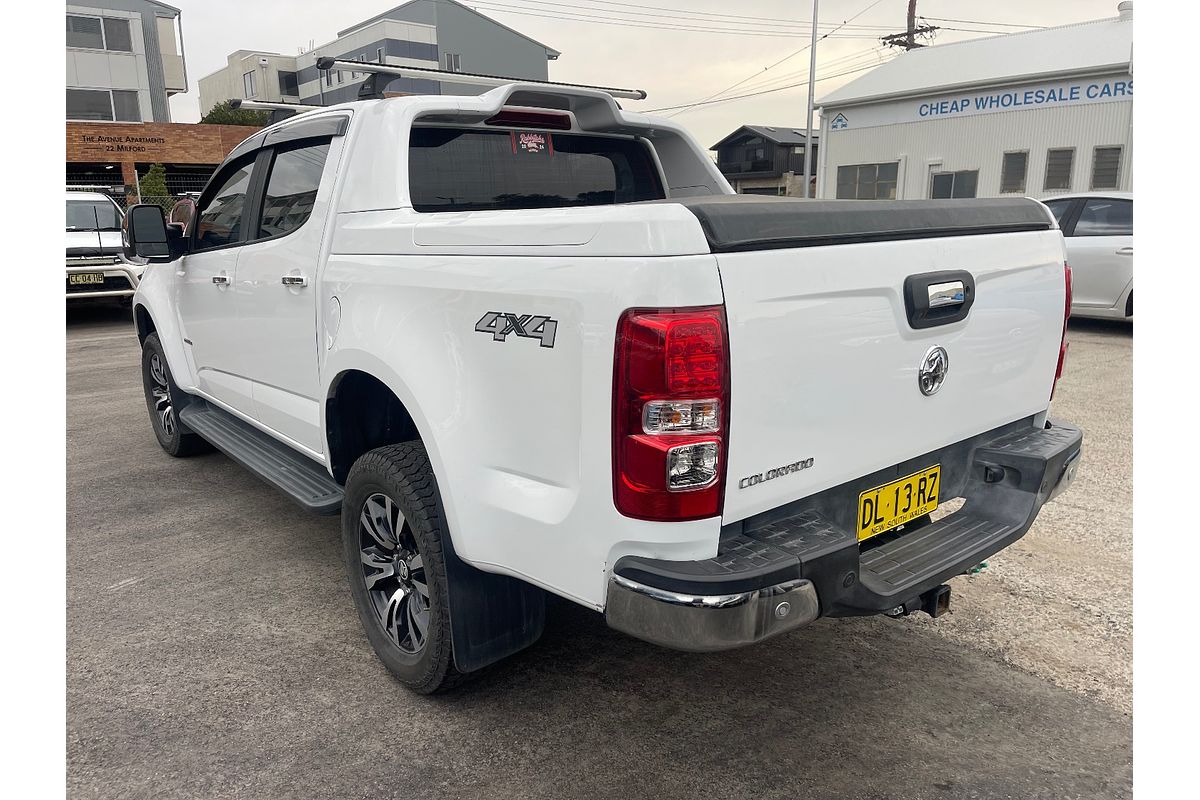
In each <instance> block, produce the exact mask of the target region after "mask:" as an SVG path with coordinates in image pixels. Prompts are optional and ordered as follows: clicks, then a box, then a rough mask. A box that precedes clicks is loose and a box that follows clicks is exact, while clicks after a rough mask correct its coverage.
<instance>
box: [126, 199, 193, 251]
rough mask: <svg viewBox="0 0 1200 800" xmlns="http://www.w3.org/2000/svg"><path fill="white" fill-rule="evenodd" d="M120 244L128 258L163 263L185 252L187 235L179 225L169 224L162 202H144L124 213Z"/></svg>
mask: <svg viewBox="0 0 1200 800" xmlns="http://www.w3.org/2000/svg"><path fill="white" fill-rule="evenodd" d="M121 244H122V247H123V249H124V251H125V258H126V259H128V260H129V261H132V262H134V263H141V264H146V263H151V264H160V263H165V262H167V261H173V260H174V259H176V258H178V257H179V256H181V255H183V252H184V251H185V250H186V247H187V239H185V238H184V236H183V232H182V231H180V230H179V228H178V227H177V226H171V227H170V228H168V227H167V221H166V218H165V217H164V216H163V210H162V207H161V206H157V205H154V204H151V203H141V204H139V205H136V206H134V207H133V208H131V209H129V212H128V213H127V214H126V215H125V222H124V224H123V225H122V226H121Z"/></svg>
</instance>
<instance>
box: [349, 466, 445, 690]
mask: <svg viewBox="0 0 1200 800" xmlns="http://www.w3.org/2000/svg"><path fill="white" fill-rule="evenodd" d="M444 535H448V534H447V531H446V524H445V519H444V517H443V515H442V511H441V501H440V498H439V497H438V493H437V483H436V481H435V480H434V477H433V469H432V467H431V466H430V464H429V457H428V456H427V455H426V453H425V448H424V447H423V446H422V445H421V444H420V443H418V442H405V443H402V444H395V445H388V446H387V447H381V448H379V449H377V450H372V451H371V452H369V453H367V454H366V455H364V456H362V457H361V458H359V459H358V461H356V462H354V466H353V468H351V470H350V475H349V476H348V477H347V479H346V494H345V498H344V500H343V501H342V543H343V548H344V552H345V558H346V569H347V572H348V574H349V578H350V591H351V595H352V596H353V598H354V604H355V606H356V607H357V608H358V615H359V619H360V620H361V621H362V625H363V629H364V630H365V632H366V634H367V640H368V641H370V643H371V647H372V648H373V649H374V650H375V653H376V654H377V655H378V656H379V658H380V660H381V661H383V663H384V665H385V666H386V667H387V668H388V670H389V671H390V672H391V673H392V674H393V675H394V676H396V678H397V679H398V680H399V681H400V682H401V683H403V684H404V685H405V686H407V687H408V688H410V689H412V690H413V691H416V692H419V693H421V694H431V693H433V692H437V691H441V690H444V689H448V688H451V687H452V686H455V685H457V684H458V683H459V682H460V681H461V680H462V678H463V677H464V676H463V675H462V674H461V673H459V672H458V671H457V670H456V669H455V668H454V656H453V647H452V644H451V633H450V612H449V600H448V594H447V579H446V567H445V561H444V557H443V553H442V537H443V536H444Z"/></svg>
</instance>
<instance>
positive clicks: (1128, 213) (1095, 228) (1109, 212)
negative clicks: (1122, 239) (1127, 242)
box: [1074, 197, 1133, 236]
mask: <svg viewBox="0 0 1200 800" xmlns="http://www.w3.org/2000/svg"><path fill="white" fill-rule="evenodd" d="M1074 235H1075V236H1132V235H1133V201H1132V200H1117V199H1115V198H1114V199H1109V198H1107V197H1096V198H1093V199H1091V200H1088V201H1087V203H1085V204H1084V206H1083V211H1080V212H1079V219H1078V221H1076V223H1075V233H1074Z"/></svg>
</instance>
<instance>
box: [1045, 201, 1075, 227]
mask: <svg viewBox="0 0 1200 800" xmlns="http://www.w3.org/2000/svg"><path fill="white" fill-rule="evenodd" d="M1073 202H1075V201H1074V200H1051V201H1050V202H1048V203H1046V207H1047V208H1049V209H1050V213H1052V214H1054V220H1055V221H1056V222H1057V223H1058V227H1060V228H1061V227H1062V224H1063V217H1065V216H1066V215H1067V212H1068V211H1070V210H1071V203H1073Z"/></svg>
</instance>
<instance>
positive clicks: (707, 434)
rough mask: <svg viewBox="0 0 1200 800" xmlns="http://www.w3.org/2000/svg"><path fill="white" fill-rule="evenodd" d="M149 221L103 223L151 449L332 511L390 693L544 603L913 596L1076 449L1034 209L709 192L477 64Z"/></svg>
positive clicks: (481, 662) (324, 132)
mask: <svg viewBox="0 0 1200 800" xmlns="http://www.w3.org/2000/svg"><path fill="white" fill-rule="evenodd" d="M186 202H187V201H184V203H185V204H186ZM179 216H180V217H181V218H186V219H187V223H186V225H185V224H178V223H168V222H167V220H165V219H164V216H163V212H162V210H161V209H160V208H158V207H157V206H137V207H135V208H134V209H132V211H131V213H130V214H129V215H128V221H127V223H126V225H125V228H124V236H125V248H126V254H127V257H128V258H130V259H132V260H135V261H138V262H142V263H148V266H147V267H146V269H145V272H144V275H143V277H142V280H141V282H140V284H139V285H138V288H137V294H136V296H135V298H134V316H135V321H136V328H137V335H138V338H139V339H140V341H141V346H142V353H143V355H142V377H143V382H144V385H145V395H146V404H147V407H148V409H149V412H150V418H151V421H152V423H153V428H154V433H155V435H156V436H157V438H158V441H159V443H160V444H161V445H162V448H163V449H164V450H165V451H166V452H167V453H169V454H170V455H173V456H186V455H190V454H193V453H197V452H200V451H203V450H206V449H209V448H210V447H215V448H216V449H218V450H220V451H223V452H224V453H225V454H227V455H228V456H229V457H231V458H233V459H234V460H236V461H238V462H239V463H240V464H242V465H243V466H245V467H246V468H247V469H249V470H250V471H251V472H253V473H254V474H256V475H257V476H258V477H259V478H261V479H262V480H264V481H265V482H267V483H268V484H271V485H273V486H274V487H276V488H278V489H279V490H282V491H283V492H285V493H287V494H288V495H290V496H291V497H292V498H294V499H295V500H296V501H298V502H299V503H300V504H302V505H303V506H305V507H307V508H308V509H310V510H312V511H314V512H316V513H321V514H335V513H340V515H341V527H342V538H343V543H344V555H345V562H346V567H347V570H348V573H349V579H350V588H351V592H352V594H353V598H354V602H355V603H356V605H357V609H358V613H359V615H360V617H361V620H362V624H363V627H364V629H365V632H366V636H367V638H368V639H369V640H370V643H371V645H372V646H373V648H374V649H375V651H376V652H377V653H378V655H379V657H380V659H382V661H383V662H384V664H385V665H386V666H387V668H388V669H389V670H390V671H391V672H392V673H393V674H394V675H395V676H396V677H397V678H398V679H399V680H400V681H401V682H403V683H404V684H406V685H407V686H409V687H410V688H412V689H414V690H416V691H418V692H432V691H435V690H438V689H440V688H446V687H449V686H451V685H453V684H454V683H456V682H457V681H458V680H459V678H460V677H461V676H463V675H465V674H467V673H470V672H472V671H474V670H477V669H479V668H480V667H483V666H485V665H487V664H489V663H492V662H494V661H496V660H498V659H500V658H502V657H504V656H506V655H509V654H511V653H514V652H516V651H518V650H520V649H522V648H524V647H526V646H528V645H530V644H531V643H533V642H534V641H535V640H537V638H538V636H539V635H540V633H541V631H542V627H543V620H544V615H545V612H544V608H545V598H546V595H547V593H551V594H555V595H559V596H560V597H564V598H567V599H569V600H573V601H575V602H576V603H579V604H581V605H583V606H586V607H587V608H590V609H594V610H595V611H597V612H599V613H602V614H603V615H604V618H605V620H606V621H607V624H608V625H609V626H611V627H612V628H614V629H616V630H618V631H622V632H624V633H627V634H630V635H632V636H635V637H639V638H641V639H644V640H646V641H649V642H653V643H657V644H659V645H664V646H667V647H672V648H678V649H683V650H691V651H709V650H720V649H724V648H733V647H740V646H743V645H750V644H753V643H756V642H759V641H762V640H763V639H766V638H768V637H772V636H776V635H779V634H782V633H784V632H787V631H792V630H794V629H796V628H799V627H801V626H803V625H807V624H809V623H811V622H812V621H813V620H815V619H817V618H818V617H822V616H845V615H867V614H887V615H891V616H901V615H905V614H908V613H912V612H915V611H926V612H928V613H930V614H932V615H935V616H936V615H937V614H939V613H941V612H942V611H943V610H945V609H946V608H947V606H948V603H949V589H948V587H947V586H946V585H945V582H946V581H947V580H948V579H950V578H951V577H952V576H955V575H958V574H961V573H962V572H963V571H964V570H967V569H969V568H970V567H971V566H973V565H976V564H978V563H979V562H980V561H982V560H984V559H986V558H988V557H989V556H991V555H992V554H994V553H996V552H997V551H999V550H1001V549H1002V548H1004V547H1006V546H1007V545H1009V544H1011V543H1013V542H1014V541H1016V540H1017V539H1018V538H1020V537H1021V536H1022V535H1023V534H1024V533H1025V532H1026V531H1027V530H1028V529H1029V526H1030V525H1031V524H1032V523H1033V521H1034V519H1035V517H1036V516H1037V514H1038V511H1039V510H1040V509H1041V507H1042V505H1043V504H1044V503H1045V502H1047V501H1048V500H1050V499H1052V498H1053V497H1054V496H1055V495H1057V494H1058V493H1059V492H1061V491H1062V490H1063V489H1064V488H1065V487H1066V486H1067V485H1068V484H1069V483H1070V482H1071V480H1072V478H1073V477H1074V474H1075V471H1076V467H1077V464H1078V461H1079V455H1080V449H1081V440H1082V435H1081V433H1080V431H1079V430H1078V429H1076V428H1074V427H1072V426H1070V425H1067V424H1064V423H1062V422H1057V421H1053V420H1051V419H1050V418H1049V417H1048V409H1049V406H1050V400H1051V396H1052V394H1053V392H1054V386H1055V383H1056V381H1057V380H1058V377H1059V375H1060V374H1061V371H1062V366H1063V358H1064V356H1065V354H1066V347H1067V345H1066V341H1065V335H1066V317H1067V315H1068V310H1069V308H1070V304H1071V299H1070V298H1071V273H1070V270H1069V268H1068V267H1067V265H1066V263H1065V260H1064V246H1063V238H1062V236H1061V234H1060V232H1059V230H1058V228H1057V226H1056V225H1055V221H1054V217H1053V216H1052V215H1051V214H1050V213H1049V211H1048V210H1047V208H1046V207H1045V206H1044V205H1042V204H1041V203H1039V202H1037V201H1035V200H1030V199H1000V200H948V201H899V202H870V201H864V202H858V201H832V202H819V201H802V200H792V199H787V198H765V197H753V196H740V195H735V194H733V193H732V190H731V189H730V187H729V184H728V183H727V182H726V181H725V180H724V179H723V178H722V176H721V174H720V173H719V172H718V171H717V169H716V167H715V165H714V164H713V162H712V160H711V159H710V158H708V157H707V155H706V154H705V153H704V151H703V150H702V149H701V148H700V147H699V146H697V143H696V142H695V141H694V140H693V139H692V137H691V136H689V135H688V134H687V133H686V132H685V131H684V129H683V128H682V127H680V126H679V125H677V124H675V123H673V122H672V121H670V120H667V119H663V118H659V117H653V116H648V115H645V114H640V113H632V112H629V111H624V110H622V109H621V108H620V106H618V105H617V103H616V102H615V100H614V98H613V96H611V95H610V94H609V93H606V92H604V91H599V90H594V89H589V88H579V87H571V86H567V85H556V86H550V85H546V84H540V85H539V84H508V85H503V86H499V87H498V88H495V89H492V90H490V91H487V92H486V93H484V94H481V95H478V96H471V97H466V96H408V97H394V98H387V99H374V100H365V101H357V102H351V103H346V104H342V105H337V106H330V107H328V108H321V109H317V110H313V111H309V112H307V113H302V114H299V115H296V116H293V117H291V118H290V119H287V120H284V121H282V122H279V123H277V124H275V125H272V126H270V127H267V128H265V129H263V130H261V131H258V132H256V133H254V134H253V135H251V136H250V137H249V138H248V139H246V140H245V141H244V142H242V143H241V144H240V145H238V146H237V147H236V148H235V149H234V150H233V151H232V152H231V153H230V155H229V157H228V159H227V160H226V161H225V163H224V164H223V165H221V167H220V168H219V169H218V170H217V171H216V173H215V174H214V175H213V177H212V179H211V181H210V182H209V185H208V187H207V188H206V189H205V190H204V192H203V194H202V195H201V196H200V198H199V202H198V203H196V204H195V206H194V207H191V206H187V207H186V208H185V210H184V212H183V213H181V214H180V215H179ZM172 217H176V214H175V212H172ZM958 498H962V499H963V500H964V501H965V502H963V503H962V504H961V508H958V509H957V510H956V511H954V513H951V514H949V515H945V513H944V512H945V511H946V510H947V509H945V508H943V509H941V511H939V507H940V506H944V505H946V504H947V503H948V501H950V500H952V499H958ZM955 505H956V506H957V505H959V504H958V503H955Z"/></svg>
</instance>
